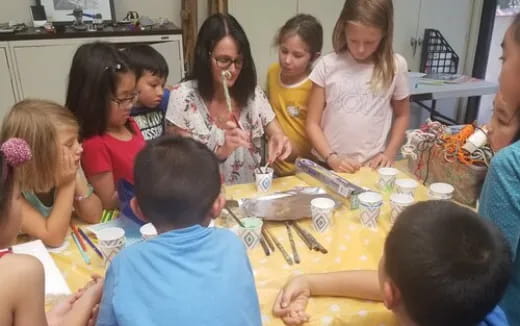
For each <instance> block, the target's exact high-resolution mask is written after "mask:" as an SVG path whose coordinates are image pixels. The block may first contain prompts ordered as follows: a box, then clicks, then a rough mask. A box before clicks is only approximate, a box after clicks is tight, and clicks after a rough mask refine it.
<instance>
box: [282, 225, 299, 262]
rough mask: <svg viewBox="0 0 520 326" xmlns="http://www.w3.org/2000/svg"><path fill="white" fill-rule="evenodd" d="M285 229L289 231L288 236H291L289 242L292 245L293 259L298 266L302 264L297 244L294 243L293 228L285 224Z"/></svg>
mask: <svg viewBox="0 0 520 326" xmlns="http://www.w3.org/2000/svg"><path fill="white" fill-rule="evenodd" d="M285 228H286V229H287V235H288V236H289V242H290V243H291V249H292V253H293V259H294V262H295V263H296V264H299V263H300V256H299V255H298V251H297V250H296V243H295V242H294V239H293V235H292V232H291V226H290V225H289V222H285Z"/></svg>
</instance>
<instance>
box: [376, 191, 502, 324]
mask: <svg viewBox="0 0 520 326" xmlns="http://www.w3.org/2000/svg"><path fill="white" fill-rule="evenodd" d="M384 268H385V271H386V273H387V274H388V276H389V277H390V279H391V280H392V281H393V282H394V283H395V285H396V286H397V288H398V289H399V290H400V292H401V297H402V300H403V304H404V307H405V309H406V311H407V312H408V314H409V316H410V318H411V319H412V320H413V321H414V322H416V323H417V324H418V325H421V326H439V325H443V326H450V325H453V326H474V325H477V324H478V323H479V322H480V321H482V320H483V319H484V317H485V316H486V315H487V314H488V313H489V312H490V311H492V310H493V308H494V307H495V306H496V305H497V304H498V301H499V300H500V299H501V298H502V295H503V293H504V291H505V289H506V287H507V283H508V281H509V278H510V275H511V268H512V263H511V252H510V250H509V246H508V243H507V242H506V240H505V238H504V236H503V235H502V234H501V233H500V231H499V230H498V229H497V228H496V227H494V226H493V225H492V224H491V223H490V222H488V221H486V220H484V219H483V218H481V217H479V216H478V214H477V213H475V212H473V211H471V210H470V209H468V208H464V207H462V206H459V205H457V204H454V203H452V202H449V201H427V202H422V203H418V204H415V205H413V206H410V207H408V208H407V209H405V210H404V211H403V212H402V213H401V215H400V216H399V218H398V219H397V221H396V223H395V225H394V226H393V228H392V230H391V231H390V233H389V234H388V237H387V239H386V243H385V266H384Z"/></svg>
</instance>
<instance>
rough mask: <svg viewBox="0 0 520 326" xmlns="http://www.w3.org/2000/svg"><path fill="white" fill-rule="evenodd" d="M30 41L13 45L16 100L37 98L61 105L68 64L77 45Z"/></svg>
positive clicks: (66, 81) (63, 99) (67, 74)
mask: <svg viewBox="0 0 520 326" xmlns="http://www.w3.org/2000/svg"><path fill="white" fill-rule="evenodd" d="M33 42H34V41H23V42H21V41H20V42H13V43H14V46H13V58H14V61H15V71H16V76H17V77H18V78H17V82H18V92H19V96H18V100H22V99H25V98H39V99H46V100H52V101H56V102H58V103H61V104H63V103H65V92H66V90H67V83H68V76H69V69H70V64H71V62H72V57H73V56H74V52H75V51H76V49H77V47H78V45H77V44H76V43H72V44H61V42H63V41H61V42H49V41H47V42H48V43H46V44H41V43H40V44H39V42H38V43H33Z"/></svg>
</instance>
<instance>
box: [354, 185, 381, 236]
mask: <svg viewBox="0 0 520 326" xmlns="http://www.w3.org/2000/svg"><path fill="white" fill-rule="evenodd" d="M358 198H359V208H360V209H361V213H360V220H361V224H362V225H364V226H366V227H369V228H376V227H377V219H378V218H379V214H380V213H381V206H382V205H383V196H381V195H380V194H378V193H377V192H373V191H367V192H364V193H361V194H360V195H359V196H358Z"/></svg>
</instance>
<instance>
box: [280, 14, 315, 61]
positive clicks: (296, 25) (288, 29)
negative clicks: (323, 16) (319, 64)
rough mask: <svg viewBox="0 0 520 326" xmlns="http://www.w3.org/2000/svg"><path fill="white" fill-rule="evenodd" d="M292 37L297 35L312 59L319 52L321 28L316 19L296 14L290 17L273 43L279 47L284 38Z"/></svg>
mask: <svg viewBox="0 0 520 326" xmlns="http://www.w3.org/2000/svg"><path fill="white" fill-rule="evenodd" d="M293 35H298V36H299V37H300V38H301V39H302V41H303V42H305V44H307V46H308V47H309V52H310V53H311V56H313V57H314V56H315V55H316V54H317V53H320V52H321V48H322V46H323V27H322V26H321V24H320V22H319V21H318V20H317V19H316V17H314V16H312V15H307V14H298V15H296V16H294V17H292V18H291V19H289V20H288V21H287V22H286V23H285V24H284V25H283V26H282V27H281V28H280V30H279V31H278V34H276V38H275V40H274V43H275V45H276V46H279V45H280V44H281V43H282V42H283V40H284V39H285V38H286V37H288V36H293ZM313 59H314V58H313Z"/></svg>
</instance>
